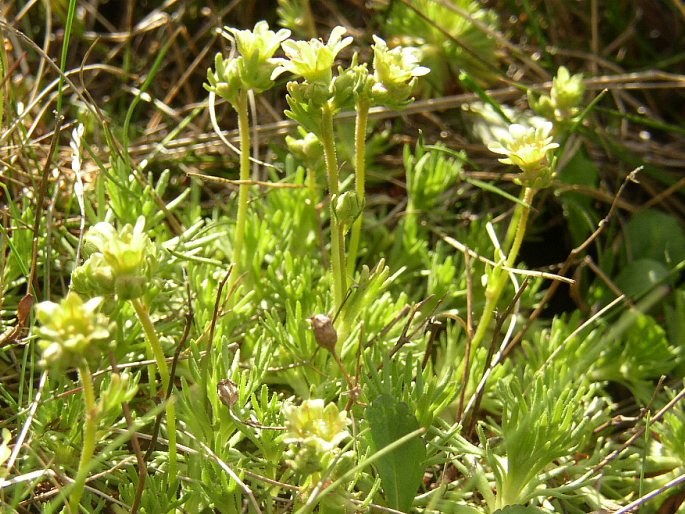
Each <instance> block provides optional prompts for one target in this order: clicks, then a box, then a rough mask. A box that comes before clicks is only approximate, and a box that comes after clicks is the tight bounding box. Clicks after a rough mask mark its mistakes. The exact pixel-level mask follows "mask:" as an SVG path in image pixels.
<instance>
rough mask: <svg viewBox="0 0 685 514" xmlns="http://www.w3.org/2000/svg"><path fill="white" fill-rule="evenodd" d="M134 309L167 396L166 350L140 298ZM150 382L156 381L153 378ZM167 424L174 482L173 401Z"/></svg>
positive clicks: (174, 406)
mask: <svg viewBox="0 0 685 514" xmlns="http://www.w3.org/2000/svg"><path fill="white" fill-rule="evenodd" d="M131 303H132V304H133V308H134V309H135V311H136V315H137V316H138V320H139V321H140V324H141V325H142V326H143V331H144V332H145V337H146V338H147V340H148V343H150V348H152V353H153V355H154V357H155V361H156V362H157V367H158V368H159V377H160V378H161V379H162V388H163V390H164V394H165V395H166V393H167V391H168V390H169V381H170V376H169V367H168V366H167V363H166V359H165V357H164V350H162V344H161V343H160V342H159V337H158V336H157V332H156V331H155V326H154V325H153V324H152V320H151V319H150V313H149V311H148V308H147V306H146V305H145V304H144V303H143V301H142V300H141V299H140V298H136V299H134V300H131ZM150 380H151V381H152V380H154V378H153V377H152V376H151V377H150ZM166 422H167V437H168V439H169V477H171V479H172V480H173V478H174V477H175V476H176V462H177V459H176V405H175V404H174V401H173V399H171V398H170V399H169V401H168V402H167V404H166Z"/></svg>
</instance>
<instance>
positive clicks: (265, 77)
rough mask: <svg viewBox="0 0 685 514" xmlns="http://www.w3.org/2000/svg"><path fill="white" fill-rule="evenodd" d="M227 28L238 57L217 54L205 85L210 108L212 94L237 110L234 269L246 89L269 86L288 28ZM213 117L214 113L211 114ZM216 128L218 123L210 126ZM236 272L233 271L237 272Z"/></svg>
mask: <svg viewBox="0 0 685 514" xmlns="http://www.w3.org/2000/svg"><path fill="white" fill-rule="evenodd" d="M227 30H228V31H229V32H230V33H231V34H232V35H233V37H234V38H235V43H236V47H237V50H238V54H239V56H238V57H234V58H231V59H229V60H225V59H224V58H223V56H222V55H221V54H217V56H216V59H215V66H214V69H213V70H212V69H209V70H207V81H208V82H209V84H205V89H207V90H208V91H209V93H210V108H211V109H212V111H213V109H214V95H219V96H220V97H221V98H223V99H225V100H226V101H228V102H229V103H230V104H231V105H232V106H233V108H234V109H235V111H236V112H237V113H238V133H239V136H240V187H239V190H238V214H237V217H236V232H235V240H234V243H233V261H234V262H235V264H236V267H237V270H238V271H239V272H242V271H243V270H244V259H245V257H244V256H243V247H244V245H245V224H246V220H247V207H248V200H249V188H250V184H249V180H250V119H249V111H248V101H249V95H250V93H251V92H252V93H261V92H263V91H266V90H268V89H270V88H271V87H273V85H274V82H273V78H272V74H273V73H274V70H275V69H276V66H277V63H278V62H279V60H278V59H275V58H274V57H273V56H274V54H275V53H276V50H278V48H279V46H280V45H281V43H282V42H283V41H284V40H285V39H287V38H288V36H290V31H289V30H286V29H281V30H279V31H278V32H273V31H272V30H269V24H268V23H267V22H265V21H260V22H258V23H257V24H256V25H255V27H254V29H253V30H237V29H233V28H228V27H227ZM213 119H214V116H213ZM214 128H215V130H217V131H218V132H220V130H219V128H218V126H215V127H214ZM238 274H239V273H237V274H235V276H237V275H238Z"/></svg>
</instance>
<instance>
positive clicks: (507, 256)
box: [470, 122, 559, 356]
mask: <svg viewBox="0 0 685 514" xmlns="http://www.w3.org/2000/svg"><path fill="white" fill-rule="evenodd" d="M551 132H552V123H550V122H544V123H541V124H539V125H538V126H537V127H526V126H523V125H519V124H512V125H510V126H509V131H508V137H504V138H502V140H501V141H500V142H498V143H491V144H490V145H489V146H488V148H489V149H490V151H492V152H494V153H498V154H502V155H504V156H505V157H503V158H500V159H499V161H500V162H501V163H503V164H513V165H515V166H517V167H518V168H519V169H520V170H521V174H520V175H519V176H518V177H517V178H516V183H518V184H520V185H521V186H522V187H523V189H522V191H521V201H520V202H519V203H518V204H517V205H516V209H515V211H514V215H513V217H512V219H511V223H510V225H509V228H508V230H507V234H506V237H505V241H504V245H503V252H504V254H503V255H499V256H498V259H496V260H497V262H501V263H502V265H500V266H496V267H495V268H494V269H493V270H492V271H491V273H490V276H489V277H488V284H487V288H486V290H485V307H484V308H483V312H482V314H481V317H480V320H479V322H478V326H477V328H476V332H475V333H474V335H473V338H472V339H471V353H470V355H471V356H473V355H474V353H475V352H476V350H477V349H478V347H479V346H480V344H481V343H482V341H483V339H484V338H485V334H486V333H487V330H488V328H489V325H490V322H491V321H492V317H493V316H494V313H495V310H496V308H497V303H498V302H499V299H500V297H501V296H502V292H503V291H504V286H505V285H506V283H507V272H506V271H505V268H513V267H514V265H515V264H516V259H517V257H518V253H519V250H520V249H521V244H522V243H523V237H524V235H525V233H526V225H527V224H528V216H529V215H530V208H531V204H532V202H533V198H534V197H535V193H536V192H537V191H538V190H539V189H541V188H544V187H549V185H551V183H552V179H553V178H554V165H555V159H554V157H553V156H552V153H553V151H554V150H555V149H556V148H558V147H559V145H558V144H557V143H554V142H553V138H552V136H551V135H550V133H551Z"/></svg>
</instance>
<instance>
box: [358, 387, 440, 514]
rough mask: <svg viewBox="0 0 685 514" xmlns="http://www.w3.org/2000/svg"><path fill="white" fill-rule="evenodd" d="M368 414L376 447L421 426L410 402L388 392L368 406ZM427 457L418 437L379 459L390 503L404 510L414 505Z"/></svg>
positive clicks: (392, 441) (380, 470)
mask: <svg viewBox="0 0 685 514" xmlns="http://www.w3.org/2000/svg"><path fill="white" fill-rule="evenodd" d="M366 415H367V420H368V422H369V426H370V427H371V438H372V440H373V446H374V450H375V451H378V450H381V449H382V448H385V447H386V446H389V445H390V444H392V443H394V442H395V441H397V440H398V439H399V438H401V437H402V436H404V435H407V434H408V433H410V432H412V431H414V430H417V429H418V428H419V422H418V421H417V420H416V416H414V414H412V413H411V412H410V411H409V406H408V405H407V404H406V403H404V402H399V401H397V400H396V399H394V398H393V397H392V396H390V395H387V394H384V395H381V396H378V397H377V398H376V399H375V400H374V401H373V402H372V403H371V405H370V406H369V407H368V408H367V409H366ZM425 458H426V446H425V444H424V442H423V440H422V439H421V438H415V439H412V440H410V441H409V442H407V443H405V444H403V445H402V446H399V447H397V448H396V449H394V450H392V451H391V452H389V453H388V454H386V455H384V456H383V457H381V458H380V459H378V460H377V461H376V469H377V470H378V474H379V475H380V477H381V485H382V487H383V492H384V493H385V498H386V500H387V502H388V505H389V506H390V507H392V508H394V509H398V510H402V511H408V510H409V509H410V508H411V505H412V502H413V501H414V496H416V492H417V490H418V488H419V486H420V485H421V480H422V478H423V471H424V468H423V461H424V459H425Z"/></svg>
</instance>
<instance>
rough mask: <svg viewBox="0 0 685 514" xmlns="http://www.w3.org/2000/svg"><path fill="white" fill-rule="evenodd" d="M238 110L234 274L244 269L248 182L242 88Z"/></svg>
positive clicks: (247, 127) (247, 137)
mask: <svg viewBox="0 0 685 514" xmlns="http://www.w3.org/2000/svg"><path fill="white" fill-rule="evenodd" d="M236 108H237V111H238V132H239V134H240V188H239V190H238V217H237V218H236V228H235V242H234V244H233V262H235V265H236V268H237V269H236V272H237V273H236V274H235V276H239V275H240V274H241V273H242V272H243V271H244V269H243V268H244V263H243V246H244V243H245V222H246V219H247V204H248V200H249V192H250V184H249V183H248V181H249V180H250V120H249V114H248V94H247V91H246V90H244V89H241V90H240V93H238V101H237V105H236Z"/></svg>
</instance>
